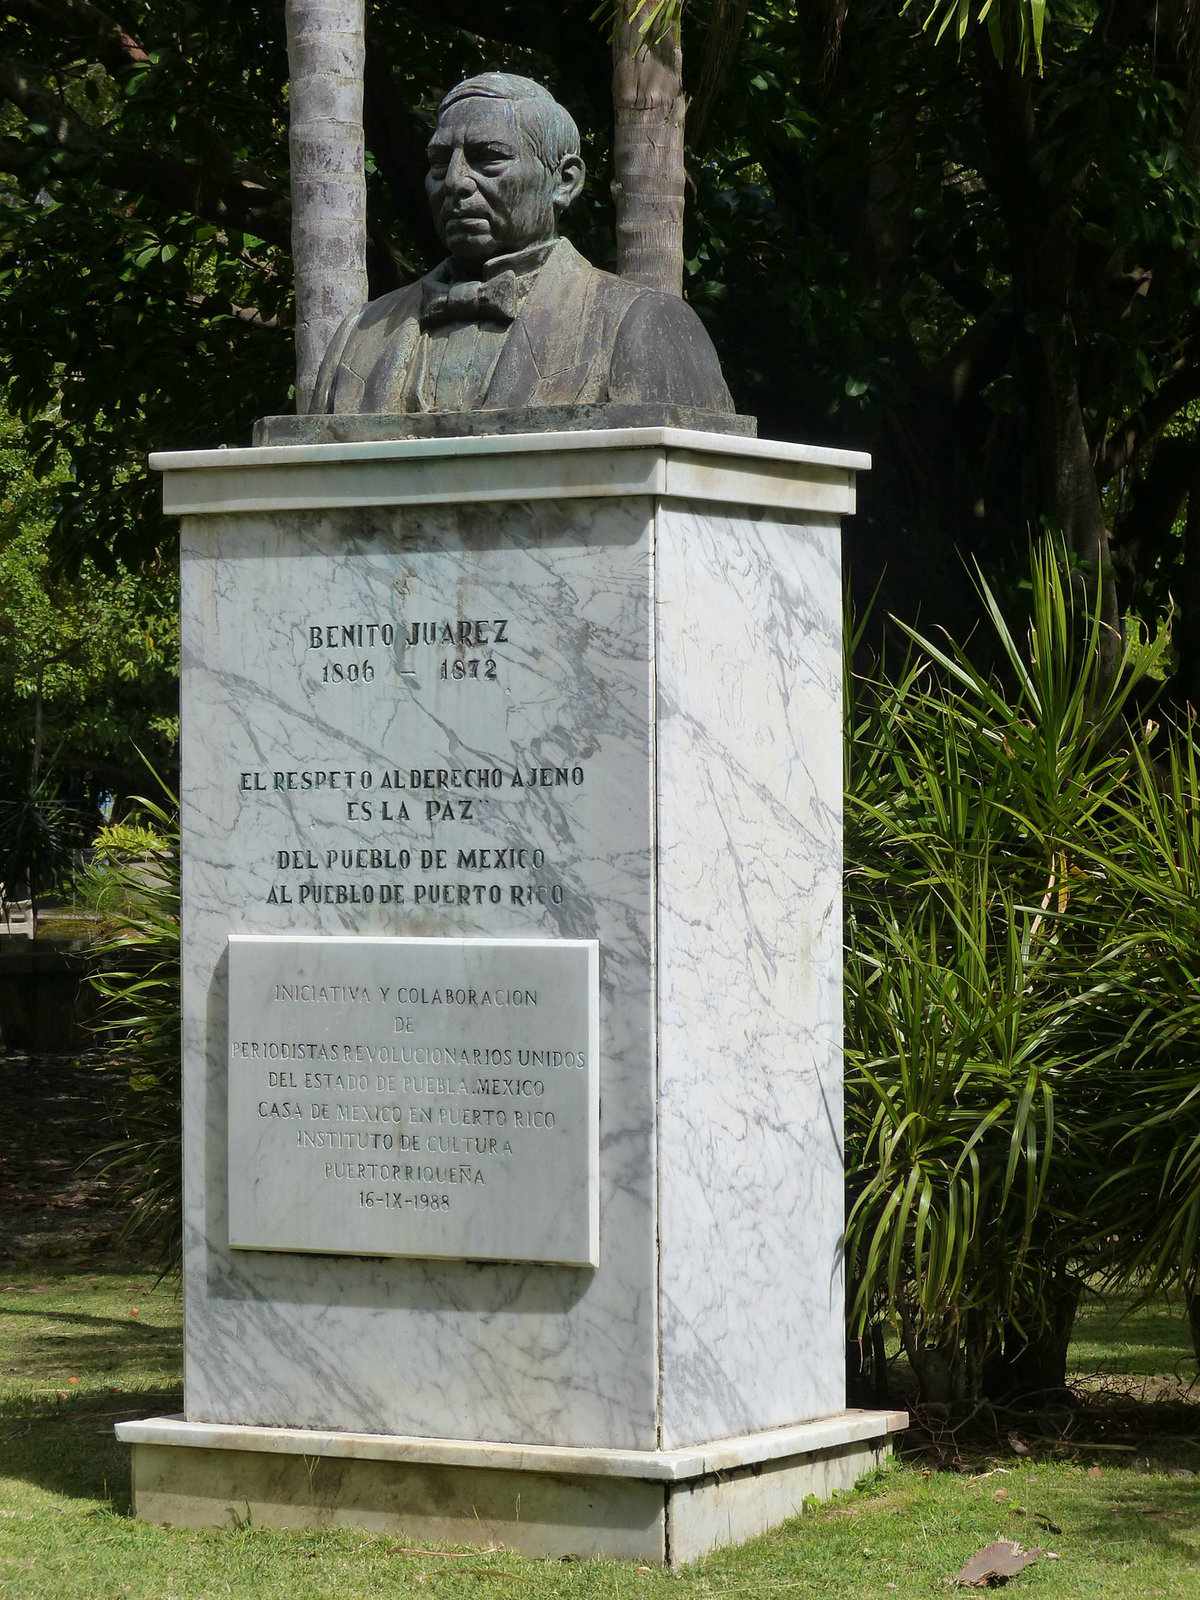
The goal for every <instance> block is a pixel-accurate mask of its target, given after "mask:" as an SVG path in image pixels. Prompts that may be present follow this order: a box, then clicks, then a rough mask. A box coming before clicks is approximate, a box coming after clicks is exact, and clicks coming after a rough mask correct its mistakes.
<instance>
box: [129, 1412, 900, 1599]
mask: <svg viewBox="0 0 1200 1600" xmlns="http://www.w3.org/2000/svg"><path fill="white" fill-rule="evenodd" d="M907 1420H908V1419H907V1417H906V1416H905V1414H904V1413H903V1412H902V1411H844V1412H841V1413H839V1414H838V1415H837V1416H833V1417H823V1418H821V1419H819V1420H818V1421H815V1422H808V1423H802V1424H799V1425H798V1426H795V1427H790V1428H780V1429H775V1430H773V1431H771V1432H768V1433H757V1434H748V1435H745V1436H743V1437H740V1438H736V1439H722V1440H719V1441H717V1442H716V1443H714V1444H710V1445H704V1446H697V1447H693V1448H687V1449H681V1450H658V1451H639V1450H588V1449H572V1448H564V1447H558V1446H554V1445H517V1444H501V1443H491V1442H487V1441H478V1442H477V1441H471V1440H461V1439H417V1438H401V1437H396V1436H391V1435H379V1434H361V1433H357V1434H356V1433H330V1432H322V1431H319V1430H316V1429H308V1428H257V1427H239V1426H234V1425H231V1424H222V1423H205V1422H187V1421H185V1420H184V1419H183V1418H181V1417H152V1418H149V1419H148V1420H146V1421H144V1422H123V1423H119V1424H118V1426H117V1430H116V1431H117V1437H118V1438H119V1439H121V1440H123V1441H124V1442H125V1443H127V1444H130V1445H132V1446H133V1500H134V1512H135V1514H136V1515H137V1516H138V1517H141V1518H143V1519H144V1520H146V1521H149V1522H169V1523H173V1524H174V1525H175V1526H177V1527H182V1528H204V1527H216V1526H220V1525H221V1524H225V1523H229V1522H230V1521H232V1520H236V1519H239V1518H246V1517H248V1518H249V1519H250V1521H251V1523H252V1524H253V1525H254V1526H257V1527H268V1528H328V1527H352V1528H362V1529H366V1530H368V1531H371V1532H376V1533H388V1534H393V1535H396V1534H403V1535H405V1536H407V1537H408V1538H412V1539H425V1540H432V1541H437V1542H445V1543H450V1544H468V1545H482V1546H491V1545H504V1546H507V1547H508V1548H510V1549H513V1550H520V1551H523V1552H524V1553H525V1554H527V1555H539V1556H566V1555H578V1556H614V1557H617V1558H620V1559H623V1560H630V1561H646V1562H655V1563H658V1564H665V1565H668V1566H671V1567H678V1566H681V1565H683V1564H684V1563H686V1562H689V1561H695V1560H697V1559H698V1558H699V1557H700V1556H703V1555H705V1554H707V1552H708V1551H710V1550H714V1549H717V1548H719V1547H720V1546H723V1545H731V1544H740V1543H742V1542H743V1541H744V1540H746V1539H750V1538H753V1537H754V1536H755V1535H756V1534H758V1533H762V1532H765V1530H766V1529H768V1528H771V1527H774V1526H776V1525H777V1524H778V1523H780V1522H783V1521H785V1520H786V1519H787V1518H788V1517H792V1516H795V1515H797V1514H798V1513H799V1512H800V1511H801V1509H802V1508H803V1505H804V1502H805V1500H807V1499H808V1498H809V1497H810V1496H815V1497H816V1498H817V1499H820V1500H824V1499H827V1498H828V1497H829V1496H830V1495H831V1494H833V1493H834V1491H835V1490H838V1489H847V1488H850V1487H851V1486H852V1485H853V1484H854V1482H855V1481H856V1480H857V1479H858V1478H859V1477H861V1476H862V1474H863V1473H864V1472H867V1471H869V1470H870V1469H871V1468H872V1467H874V1466H876V1465H878V1464H879V1462H880V1461H882V1460H883V1459H884V1458H885V1457H886V1456H887V1454H888V1453H889V1451H890V1440H889V1435H891V1434H892V1433H894V1432H896V1431H897V1430H898V1429H900V1428H902V1427H904V1426H905V1424H906V1422H907Z"/></svg>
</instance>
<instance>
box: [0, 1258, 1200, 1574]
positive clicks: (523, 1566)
mask: <svg viewBox="0 0 1200 1600" xmlns="http://www.w3.org/2000/svg"><path fill="white" fill-rule="evenodd" d="M0 1272H3V1274H4V1277H3V1281H2V1282H0V1596H3V1597H4V1600H127V1597H128V1600H201V1597H205V1600H208V1597H212V1600H217V1597H226V1596H229V1597H245V1600H251V1597H253V1600H263V1597H274V1596H280V1597H284V1596H286V1597H287V1600H310V1597H313V1600H315V1597H317V1596H322V1597H325V1596H327V1597H330V1600H334V1597H336V1600H367V1597H370V1600H377V1597H379V1596H381V1595H396V1594H401V1595H408V1594H413V1595H419V1596H428V1597H429V1600H456V1597H458V1596H471V1597H473V1600H499V1597H502V1596H503V1597H507V1600H516V1597H519V1596H530V1597H537V1596H541V1597H556V1600H557V1597H563V1600H575V1597H578V1600H603V1597H608V1596H622V1597H623V1596H628V1595H638V1596H645V1597H646V1600H657V1597H659V1596H667V1595H670V1596H673V1597H675V1600H678V1597H679V1596H680V1595H681V1594H685V1595H686V1594H691V1595H696V1596H708V1595H730V1596H733V1595H745V1596H749V1597H759V1596H770V1595H809V1594H811V1595H829V1596H836V1597H837V1600H865V1597H867V1596H872V1597H874V1600H890V1597H893V1596H895V1597H898V1600H902V1597H905V1596H912V1597H916V1596H934V1595H937V1596H944V1595H945V1594H946V1593H947V1592H948V1583H947V1580H950V1579H952V1578H953V1576H954V1574H955V1573H956V1572H957V1571H958V1570H959V1568H960V1567H961V1566H962V1564H963V1563H964V1562H965V1561H966V1560H967V1558H968V1557H969V1556H971V1555H972V1554H973V1553H974V1552H975V1551H976V1550H978V1549H979V1548H980V1547H981V1546H982V1545H985V1544H987V1543H988V1542H989V1541H991V1540H993V1539H998V1538H1003V1539H1016V1540H1018V1541H1019V1542H1020V1543H1021V1544H1023V1545H1025V1546H1027V1547H1028V1546H1041V1547H1042V1548H1043V1549H1045V1550H1046V1551H1047V1552H1052V1553H1053V1555H1054V1557H1056V1558H1057V1559H1053V1560H1052V1559H1050V1556H1049V1555H1047V1556H1046V1557H1045V1558H1043V1559H1041V1560H1039V1561H1037V1562H1036V1563H1035V1564H1034V1565H1033V1566H1031V1567H1029V1568H1027V1569H1026V1570H1025V1572H1023V1573H1022V1574H1021V1575H1020V1576H1019V1577H1017V1578H1015V1579H1013V1580H1012V1581H1011V1583H1010V1584H1009V1585H1008V1593H1010V1594H1012V1595H1013V1596H1014V1597H1015V1600H1018V1597H1021V1596H1028V1597H1029V1600H1092V1597H1095V1600H1117V1597H1120V1600H1126V1597H1141V1596H1147V1597H1150V1596H1158V1597H1163V1600H1168V1597H1169V1600H1196V1597H1197V1596H1200V1477H1198V1476H1196V1474H1197V1473H1200V1404H1197V1405H1195V1406H1192V1405H1191V1404H1187V1403H1180V1396H1181V1395H1182V1394H1183V1392H1184V1391H1185V1390H1186V1386H1187V1384H1188V1383H1189V1382H1190V1381H1191V1376H1192V1374H1194V1371H1195V1363H1194V1360H1193V1359H1192V1358H1191V1355H1190V1346H1189V1344H1188V1341H1187V1337H1186V1325H1185V1324H1183V1323H1181V1321H1180V1320H1179V1319H1178V1318H1175V1317H1173V1316H1171V1315H1170V1314H1169V1313H1168V1312H1166V1311H1165V1310H1163V1308H1161V1307H1159V1308H1153V1309H1151V1310H1150V1311H1148V1312H1144V1313H1137V1314H1136V1315H1135V1316H1134V1317H1132V1318H1128V1317H1126V1318H1124V1319H1122V1318H1121V1317H1120V1316H1119V1315H1118V1314H1117V1313H1115V1312H1113V1311H1109V1310H1105V1309H1103V1308H1095V1309H1093V1310H1090V1311H1089V1312H1088V1314H1087V1315H1086V1317H1085V1319H1084V1323H1083V1327H1082V1330H1081V1331H1082V1338H1081V1340H1080V1343H1079V1345H1078V1355H1079V1365H1080V1368H1081V1370H1082V1371H1084V1372H1085V1373H1087V1374H1090V1375H1091V1376H1090V1377H1089V1380H1088V1381H1089V1382H1093V1381H1099V1382H1101V1383H1104V1384H1108V1383H1111V1382H1112V1381H1114V1380H1116V1379H1118V1378H1119V1379H1120V1380H1121V1382H1122V1383H1125V1384H1131V1383H1132V1384H1140V1385H1141V1386H1142V1387H1141V1389H1140V1390H1139V1391H1138V1392H1137V1393H1136V1394H1134V1395H1133V1398H1132V1401H1131V1402H1130V1403H1131V1410H1130V1412H1129V1415H1130V1418H1131V1419H1132V1421H1131V1422H1130V1423H1129V1426H1128V1427H1126V1428H1125V1429H1124V1436H1123V1437H1122V1439H1120V1440H1118V1441H1117V1442H1116V1444H1115V1447H1114V1446H1112V1445H1110V1447H1109V1448H1099V1447H1097V1445H1096V1444H1095V1443H1092V1444H1089V1445H1086V1446H1085V1445H1074V1444H1072V1443H1071V1442H1070V1441H1067V1442H1066V1443H1063V1442H1062V1441H1059V1442H1058V1443H1057V1444H1055V1445H1051V1444H1050V1443H1048V1442H1043V1443H1041V1444H1039V1443H1038V1442H1037V1440H1036V1438H1034V1437H1033V1436H1032V1435H1030V1434H1028V1433H1027V1434H1026V1437H1027V1438H1029V1439H1030V1441H1031V1442H1030V1443H1029V1444H1028V1445H1023V1446H1021V1448H1025V1449H1028V1451H1029V1453H1028V1454H1027V1455H1018V1454H1014V1453H1012V1450H1011V1448H1009V1449H1007V1450H1006V1451H1005V1453H1004V1454H1003V1455H997V1456H995V1457H988V1456H986V1455H980V1456H977V1457H974V1458H972V1459H970V1460H969V1461H965V1462H962V1463H960V1470H957V1471H942V1470H932V1469H930V1468H929V1467H928V1466H926V1465H923V1464H922V1462H921V1461H920V1460H916V1461H913V1462H909V1463H907V1464H903V1465H900V1466H897V1467H895V1468H893V1469H891V1470H889V1471H887V1472H885V1473H882V1474H880V1475H879V1476H877V1477H876V1478H875V1479H874V1480H873V1481H872V1482H870V1483H868V1484H866V1485H864V1486H863V1487H862V1488H860V1489H859V1491H858V1492H857V1493H855V1494H853V1495H846V1496H843V1497H840V1498H839V1499H838V1500H837V1501H835V1503H834V1504H832V1505H830V1506H826V1507H822V1508H820V1509H817V1510H814V1511H813V1512H812V1513H811V1514H808V1515H806V1516H804V1517H803V1518H800V1519H798V1520H797V1521H794V1522H792V1523H789V1524H788V1525H787V1526H786V1527H784V1528H782V1529H780V1530H778V1531H777V1532H775V1533H772V1534H769V1535H766V1536H765V1537H763V1538H761V1539H758V1540H755V1541H754V1542H753V1543H752V1544H749V1545H746V1546H744V1547H743V1548H741V1549H740V1550H734V1551H725V1552H722V1553H720V1554H718V1555H715V1556H712V1557H710V1558H709V1559H708V1560H706V1561H703V1562H699V1563H697V1564H696V1565H695V1566H693V1567H690V1568H688V1569H687V1570H686V1571H685V1572H684V1573H683V1574H682V1575H681V1576H679V1577H671V1576H668V1575H666V1574H664V1573H661V1572H658V1571H652V1570H646V1569H643V1568H640V1567H632V1566H628V1565H623V1564H620V1563H616V1562H609V1561H584V1562H563V1561H534V1560H530V1559H527V1558H523V1557H520V1556H514V1555H510V1554H508V1553H506V1552H503V1551H486V1552H480V1551H472V1552H466V1551H458V1552H454V1551H447V1550H444V1549H443V1550H427V1549H419V1548H414V1547H412V1546H410V1545H408V1544H407V1543H406V1542H405V1541H402V1540H399V1539H396V1538H387V1537H379V1536H368V1535H360V1534H353V1533H345V1532H335V1533H319V1534H305V1533H287V1534H277V1533H270V1532H267V1531H265V1530H261V1529H256V1528H252V1527H249V1528H248V1527H244V1526H242V1527H237V1526H234V1525H233V1524H232V1519H231V1525H230V1526H229V1527H228V1528H225V1529H219V1530H214V1531H212V1532H208V1533H185V1532H181V1531H179V1530H176V1529H170V1528H157V1527H149V1526H146V1525H144V1524H141V1523H137V1522H134V1521H133V1520H132V1519H131V1518H130V1516H129V1514H128V1513H129V1462H128V1453H127V1451H126V1450H125V1449H124V1448H123V1447H121V1446H119V1445H118V1444H117V1443H116V1441H115V1440H114V1438H113V1436H112V1427H113V1423H114V1422H116V1421H117V1420H119V1419H120V1418H121V1417H129V1416H138V1415H148V1414H151V1413H157V1412H162V1411H169V1410H175V1409H178V1407H179V1404H180V1399H179V1391H178V1381H179V1316H180V1304H179V1299H178V1295H177V1292H176V1289H175V1286H174V1285H173V1284H169V1283H167V1284H162V1285H159V1286H157V1287H156V1286H155V1284H154V1279H153V1276H152V1275H147V1274H146V1273H145V1272H144V1271H140V1270H137V1269H130V1270H125V1271H118V1270H111V1271H86V1270H75V1269H73V1268H71V1269H68V1267H67V1266H66V1265H65V1264H63V1265H60V1266H58V1267H56V1268H55V1269H54V1270H51V1271H40V1272H39V1271H37V1270H35V1269H34V1268H32V1267H28V1266H8V1267H4V1268H0ZM1168 1391H1169V1396H1168ZM1142 1395H1146V1396H1148V1397H1149V1398H1153V1399H1159V1398H1170V1400H1171V1402H1172V1403H1171V1404H1170V1405H1169V1406H1168V1407H1167V1413H1168V1414H1169V1417H1170V1419H1171V1423H1172V1432H1171V1433H1170V1434H1169V1435H1167V1434H1162V1433H1155V1432H1154V1430H1153V1423H1152V1422H1150V1423H1148V1422H1147V1418H1148V1416H1149V1411H1148V1409H1147V1407H1146V1406H1144V1405H1139V1404H1137V1403H1136V1402H1137V1401H1138V1400H1139V1398H1140V1397H1141V1396H1142ZM1116 1431H1117V1432H1121V1431H1122V1430H1121V1427H1120V1426H1119V1425H1116ZM1095 1437H1097V1436H1096V1435H1095V1434H1094V1433H1093V1438H1095ZM1018 1444H1020V1441H1018ZM950 1592H958V1593H962V1594H964V1595H965V1594H967V1593H969V1592H972V1591H969V1590H966V1589H960V1590H957V1591H954V1590H952V1589H951V1590H950Z"/></svg>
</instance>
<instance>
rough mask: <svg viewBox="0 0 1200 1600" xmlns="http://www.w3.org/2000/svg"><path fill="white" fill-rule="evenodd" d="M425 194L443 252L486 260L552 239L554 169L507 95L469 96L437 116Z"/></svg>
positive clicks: (555, 186)
mask: <svg viewBox="0 0 1200 1600" xmlns="http://www.w3.org/2000/svg"><path fill="white" fill-rule="evenodd" d="M428 154H429V172H428V174H427V175H426V178H425V192H426V194H427V195H428V196H429V204H430V206H431V207H432V209H433V222H434V226H435V227H436V229H437V231H438V237H439V238H440V239H441V241H442V243H443V244H444V245H445V246H446V248H447V249H448V250H449V251H450V253H451V255H454V256H458V257H459V258H460V259H461V260H464V261H471V262H486V261H490V260H491V259H492V257H493V256H502V255H509V254H511V253H512V252H513V251H516V250H524V249H525V248H526V247H527V246H529V245H535V244H543V243H545V242H546V241H547V240H549V239H552V238H553V237H554V232H555V222H554V198H555V194H556V192H557V190H558V188H559V176H558V174H557V173H554V172H548V171H547V170H546V168H545V167H544V166H543V165H542V162H541V160H540V158H539V157H538V155H537V154H536V153H535V151H534V150H533V148H532V147H531V145H530V143H529V141H528V139H527V138H526V137H525V135H524V132H523V131H522V129H521V126H520V124H519V122H518V120H517V109H516V107H515V106H514V105H513V103H512V102H511V101H509V100H491V99H488V98H486V97H484V96H471V97H470V98H469V99H466V100H458V101H456V102H455V104H454V105H452V106H448V107H447V109H446V110H445V111H444V112H443V113H442V115H441V116H440V117H439V118H438V125H437V127H436V128H435V130H434V134H433V138H432V139H431V140H430V142H429V150H428Z"/></svg>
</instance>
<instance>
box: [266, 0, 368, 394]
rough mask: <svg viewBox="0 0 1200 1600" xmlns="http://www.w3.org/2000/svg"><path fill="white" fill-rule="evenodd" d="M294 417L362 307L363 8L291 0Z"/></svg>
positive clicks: (337, 0)
mask: <svg viewBox="0 0 1200 1600" xmlns="http://www.w3.org/2000/svg"><path fill="white" fill-rule="evenodd" d="M286 12H287V41H288V63H289V69H290V72H291V86H290V90H289V99H290V105H291V127H290V130H289V135H288V147H289V151H290V155H291V168H292V259H293V264H294V269H295V280H296V410H297V411H298V412H301V413H303V412H305V411H307V410H308V403H309V400H310V398H311V396H312V392H313V387H314V385H315V383H316V377H317V369H318V368H319V366H320V364H321V357H322V356H323V355H324V354H325V351H326V349H327V348H328V345H329V341H330V339H331V338H332V337H333V334H334V331H335V330H336V328H337V326H338V324H339V323H340V322H341V320H342V318H343V317H345V316H347V315H349V313H350V312H352V311H357V310H358V308H359V307H360V306H361V305H362V304H363V302H364V301H365V300H366V298H367V269H366V179H365V176H364V172H363V126H362V105H363V35H364V0H287V3H286Z"/></svg>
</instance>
